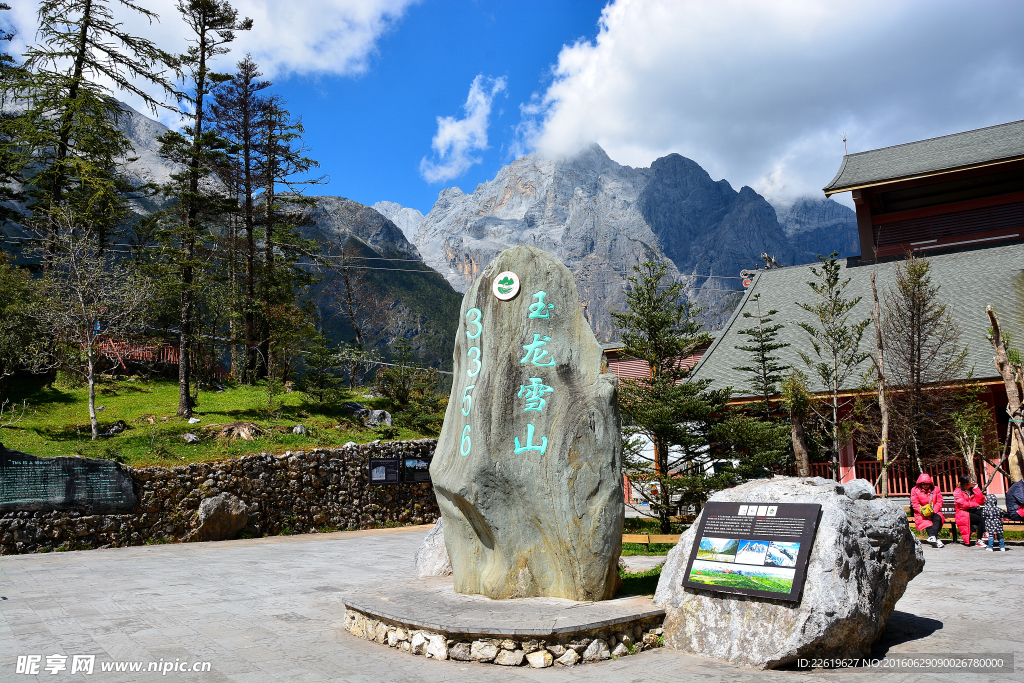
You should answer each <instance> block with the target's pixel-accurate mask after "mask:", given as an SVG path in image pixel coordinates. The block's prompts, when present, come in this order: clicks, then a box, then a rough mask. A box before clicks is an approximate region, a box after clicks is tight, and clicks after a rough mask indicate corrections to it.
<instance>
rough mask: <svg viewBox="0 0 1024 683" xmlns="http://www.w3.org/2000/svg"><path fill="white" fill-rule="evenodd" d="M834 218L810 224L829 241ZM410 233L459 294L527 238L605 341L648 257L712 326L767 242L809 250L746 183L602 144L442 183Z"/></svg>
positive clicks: (782, 258) (780, 257)
mask: <svg viewBox="0 0 1024 683" xmlns="http://www.w3.org/2000/svg"><path fill="white" fill-rule="evenodd" d="M833 204H834V202H833ZM841 208H845V207H841ZM800 215H802V214H800ZM837 215H839V214H837ZM808 220H810V219H808ZM831 225H832V224H830V223H828V224H826V223H821V224H820V225H818V224H815V225H814V226H813V227H812V229H811V230H812V232H814V234H815V239H819V238H820V240H821V241H822V242H823V243H827V242H829V239H830V238H829V236H828V234H827V232H828V230H829V229H830V226H831ZM855 232H856V231H854V233H855ZM831 241H832V242H836V240H835V239H832V240H831ZM415 242H416V246H417V247H418V248H419V250H420V253H421V254H422V255H423V257H424V259H425V260H426V262H427V263H429V264H430V265H431V266H432V267H434V268H436V269H438V270H439V271H440V272H441V273H442V274H443V275H444V276H445V277H446V278H447V279H448V281H449V282H450V283H451V284H452V286H453V287H454V288H455V289H456V290H458V291H460V292H464V291H466V290H467V289H468V288H469V286H470V284H472V282H473V280H474V279H475V278H476V277H477V275H478V274H479V273H480V271H481V269H482V268H483V267H484V266H485V265H486V264H487V263H488V262H489V261H490V260H491V259H492V258H494V256H496V255H497V254H498V253H499V252H501V251H503V250H504V249H507V248H509V247H512V246H515V245H519V244H527V245H530V246H535V247H538V248H540V249H544V250H546V251H550V252H552V253H553V254H555V255H556V256H557V257H558V258H559V259H561V260H562V261H563V262H564V263H565V264H566V265H567V266H568V267H569V269H570V270H572V271H573V273H574V274H575V275H576V280H577V284H578V286H579V289H580V297H581V299H582V305H583V309H584V312H585V314H586V316H587V319H588V320H589V322H590V324H591V325H592V326H593V328H594V331H595V333H596V334H597V336H598V338H599V339H602V340H610V339H613V338H615V337H616V336H617V335H616V331H615V328H614V326H613V324H612V319H611V316H610V315H609V314H610V313H611V312H616V311H622V310H623V309H624V307H625V286H626V281H625V277H626V275H628V274H630V273H631V270H630V269H631V267H632V266H634V265H637V264H639V263H643V262H644V261H650V260H653V261H657V262H661V263H664V264H666V265H667V266H668V272H669V274H670V275H671V276H672V277H681V278H683V279H684V281H685V282H686V283H687V292H688V295H689V296H690V297H691V299H692V300H694V301H695V302H697V303H699V304H700V305H702V306H704V307H705V313H704V320H705V322H706V323H707V324H708V326H709V327H712V328H714V327H717V326H719V325H721V324H722V323H724V321H725V319H726V318H727V317H728V315H729V313H730V312H731V310H732V307H733V306H734V305H735V303H736V301H737V300H738V298H739V293H740V292H741V291H742V285H741V280H740V278H739V273H740V270H742V269H744V268H755V267H757V266H758V265H759V264H760V265H762V267H763V261H761V258H760V257H761V253H762V252H766V253H768V254H771V255H772V256H774V257H775V258H776V260H777V261H778V262H779V263H781V264H783V265H792V264H794V263H803V262H806V261H808V260H813V255H812V254H810V252H811V249H810V248H809V247H808V246H806V245H805V244H804V242H806V240H804V242H801V243H800V246H797V245H796V244H794V242H793V240H792V239H791V238H790V236H789V235H788V234H787V233H786V231H785V230H784V228H783V226H782V225H780V223H779V220H778V218H777V216H776V212H775V209H774V208H773V207H772V205H771V204H769V203H768V202H767V201H766V200H765V199H764V197H762V196H761V195H759V194H757V193H756V192H754V191H753V190H752V189H750V188H749V187H744V188H742V189H740V190H739V191H736V190H734V189H733V188H732V186H731V185H730V184H729V183H728V182H727V181H725V180H720V181H717V182H715V181H713V180H712V179H711V177H710V176H709V175H708V174H707V172H706V171H705V170H704V169H703V168H701V167H700V165H698V164H697V163H696V162H694V161H691V160H690V159H687V158H685V157H682V156H680V155H678V154H670V155H668V156H666V157H663V158H661V159H658V160H657V161H655V162H654V163H653V164H651V167H650V168H631V167H629V166H622V165H620V164H617V163H615V162H614V161H612V160H611V159H610V158H608V155H607V154H605V153H604V150H602V149H601V148H600V147H598V146H597V145H593V146H591V147H589V148H587V149H585V150H584V151H583V152H581V153H580V154H578V155H576V156H575V157H572V158H569V159H564V160H558V161H552V160H547V159H541V158H539V157H537V156H536V155H528V156H525V157H522V158H520V159H517V160H516V161H514V162H512V163H511V164H510V165H508V166H506V167H504V168H503V169H501V170H500V171H499V172H498V174H497V175H496V176H495V178H494V180H492V181H489V182H486V183H483V184H481V185H479V186H478V187H477V188H476V189H475V190H474V191H473V193H472V194H465V193H463V192H462V191H461V190H460V189H459V188H457V187H456V188H448V189H445V190H443V191H442V192H441V194H440V196H439V197H438V200H437V203H436V204H435V205H434V207H433V209H431V211H430V213H429V214H427V216H426V217H425V218H424V219H423V222H422V224H421V225H420V227H419V231H418V232H417V233H416V239H415ZM814 244H817V242H815V243H814ZM839 246H840V245H839V244H836V247H837V248H838V247H839Z"/></svg>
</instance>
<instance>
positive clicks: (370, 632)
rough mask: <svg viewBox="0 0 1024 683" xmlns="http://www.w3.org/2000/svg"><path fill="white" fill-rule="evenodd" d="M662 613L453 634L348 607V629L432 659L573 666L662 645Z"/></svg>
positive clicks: (538, 665) (516, 664) (346, 625)
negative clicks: (545, 631) (591, 625)
mask: <svg viewBox="0 0 1024 683" xmlns="http://www.w3.org/2000/svg"><path fill="white" fill-rule="evenodd" d="M663 621H664V615H662V616H657V617H646V618H643V619H638V620H636V621H633V622H629V623H623V624H616V625H615V626H605V627H602V628H597V629H588V630H580V631H577V632H574V633H563V634H558V635H552V636H550V637H547V638H543V637H524V636H508V637H505V636H502V637H500V638H495V637H486V636H481V637H478V638H473V637H464V636H454V637H453V636H451V635H448V634H445V633H440V632H438V631H430V630H426V629H420V628H416V627H414V626H410V625H409V624H402V623H399V622H396V621H392V620H390V619H380V618H378V617H375V616H372V615H368V614H363V613H362V612H360V611H359V610H356V609H353V608H352V607H347V608H346V610H345V630H346V631H348V632H349V633H351V634H352V635H354V636H356V637H357V638H365V639H366V640H371V641H374V642H376V643H380V644H381V645H388V646H389V647H393V648H395V649H397V650H401V651H402V652H408V653H409V654H413V655H424V656H426V657H427V658H428V659H454V660H458V661H463V662H480V663H484V664H498V665H500V666H530V667H533V668H535V669H543V668H546V667H549V666H574V665H576V664H583V663H586V662H598V661H601V660H605V659H611V658H613V657H625V656H628V655H632V654H637V653H639V652H642V651H643V650H649V649H651V648H656V647H661V646H662V645H663V644H664V642H665V641H664V638H663V636H662V627H661V625H662V622H663Z"/></svg>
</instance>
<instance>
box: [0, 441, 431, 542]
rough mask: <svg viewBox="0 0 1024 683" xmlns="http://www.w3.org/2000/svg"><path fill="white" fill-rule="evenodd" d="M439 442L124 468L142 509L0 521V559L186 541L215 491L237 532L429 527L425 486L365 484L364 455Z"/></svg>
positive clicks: (417, 452) (410, 452) (7, 516)
mask: <svg viewBox="0 0 1024 683" xmlns="http://www.w3.org/2000/svg"><path fill="white" fill-rule="evenodd" d="M436 445H437V440H436V439H421V440H418V441H394V442H389V443H379V442H374V443H372V444H365V445H356V444H350V445H347V446H345V447H343V448H336V449H314V450H312V451H298V452H294V453H293V452H288V453H286V454H284V455H269V454H267V453H260V454H258V455H247V456H243V457H240V458H234V459H231V460H219V461H214V462H199V463H192V464H190V465H182V466H180V467H173V468H167V467H146V468H132V467H126V468H125V469H126V470H127V471H128V472H129V474H130V475H131V477H132V479H133V481H134V482H135V487H136V493H137V494H138V497H139V501H140V502H139V507H138V509H136V510H135V511H134V512H131V513H125V514H89V513H87V512H77V511H50V512H5V513H2V514H0V554H3V555H13V554H19V553H32V552H49V551H51V550H77V549H88V548H108V547H119V546H127V545H142V544H144V543H147V542H148V543H153V542H177V541H188V540H192V536H193V534H194V532H195V529H196V525H197V521H198V510H199V504H200V503H201V502H202V501H203V500H204V499H206V498H210V497H212V496H216V495H217V494H219V493H221V492H226V493H229V494H231V495H233V496H236V497H238V498H239V499H241V500H242V501H243V502H244V503H245V505H246V507H247V508H248V524H247V525H246V526H245V528H244V529H243V530H242V534H243V535H249V536H265V535H274V534H280V533H293V534H298V533H310V532H316V531H317V530H325V531H326V530H330V531H334V530H339V529H372V528H375V527H381V526H402V525H408V524H426V523H431V522H433V521H434V520H436V519H437V518H438V517H439V516H440V512H439V511H438V507H437V501H436V500H435V498H434V492H433V490H432V488H431V486H430V484H400V485H396V486H368V479H367V478H368V471H367V469H368V468H367V465H368V462H367V461H368V459H369V458H370V457H396V456H402V457H405V456H410V457H414V456H422V455H430V454H432V453H433V452H434V448H435V447H436Z"/></svg>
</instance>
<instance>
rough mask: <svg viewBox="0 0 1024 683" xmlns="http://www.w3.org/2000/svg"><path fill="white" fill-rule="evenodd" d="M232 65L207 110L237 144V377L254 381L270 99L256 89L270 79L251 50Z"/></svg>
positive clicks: (231, 179)
mask: <svg viewBox="0 0 1024 683" xmlns="http://www.w3.org/2000/svg"><path fill="white" fill-rule="evenodd" d="M236 68H237V71H236V72H235V75H234V77H233V78H232V79H231V80H230V81H228V82H227V83H225V84H224V86H223V87H221V88H220V89H219V90H217V91H216V92H215V93H214V95H213V104H212V106H211V107H210V114H211V120H212V122H213V124H214V126H215V127H216V129H217V131H218V132H219V133H220V134H221V136H223V137H224V138H225V139H226V140H228V141H229V142H231V143H232V144H233V145H234V148H235V152H234V154H233V163H231V164H230V168H229V170H228V173H227V174H225V180H226V181H227V183H228V185H229V186H230V187H232V189H233V191H234V194H235V196H236V197H237V198H238V202H239V204H240V209H241V210H240V213H239V219H240V223H241V227H242V229H243V230H244V231H245V244H244V247H243V258H244V279H243V285H242V286H243V292H242V295H241V299H240V301H239V305H238V307H237V308H238V314H239V318H240V319H241V320H242V328H243V331H242V334H243V336H244V345H245V353H244V357H243V360H242V362H241V363H240V365H241V368H240V369H241V373H240V377H239V378H240V379H241V381H242V382H243V383H246V384H253V383H255V381H256V379H257V377H258V369H259V365H260V364H259V354H258V336H259V335H258V331H257V327H256V325H257V316H258V314H259V304H258V302H257V297H256V280H257V273H256V268H257V259H256V256H257V254H256V224H257V215H256V214H257V206H256V200H257V195H258V194H259V193H260V192H261V191H262V190H263V188H264V186H265V184H266V183H265V181H264V178H263V176H262V174H261V170H262V169H261V168H260V163H259V157H260V153H261V149H262V147H263V145H262V141H263V138H264V137H265V131H266V122H265V121H264V115H265V112H266V110H267V104H268V101H267V98H265V97H262V96H260V95H259V93H260V92H261V91H263V90H265V89H267V88H269V87H270V85H271V83H270V81H265V80H260V76H262V74H261V73H260V72H259V68H258V67H257V65H256V62H255V61H253V59H252V56H251V55H246V57H245V59H243V60H242V61H240V62H238V64H237V65H236ZM228 239H229V240H230V244H231V245H232V249H231V250H230V251H229V270H230V272H231V273H234V265H235V257H234V249H233V245H234V244H236V241H237V239H236V235H234V234H232V235H230V236H229V238H228ZM232 337H234V335H232Z"/></svg>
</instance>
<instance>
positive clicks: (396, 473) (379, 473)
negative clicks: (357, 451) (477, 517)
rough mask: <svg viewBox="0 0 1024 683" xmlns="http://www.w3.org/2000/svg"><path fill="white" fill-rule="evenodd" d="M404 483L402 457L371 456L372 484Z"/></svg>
mask: <svg viewBox="0 0 1024 683" xmlns="http://www.w3.org/2000/svg"><path fill="white" fill-rule="evenodd" d="M401 483H402V460H401V459H400V458H370V486H385V485H388V484H401Z"/></svg>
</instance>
